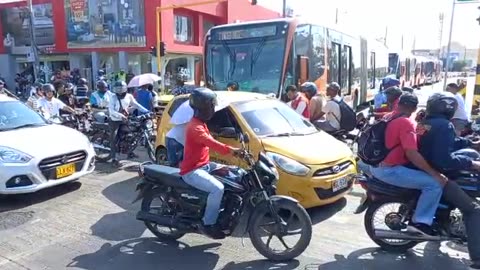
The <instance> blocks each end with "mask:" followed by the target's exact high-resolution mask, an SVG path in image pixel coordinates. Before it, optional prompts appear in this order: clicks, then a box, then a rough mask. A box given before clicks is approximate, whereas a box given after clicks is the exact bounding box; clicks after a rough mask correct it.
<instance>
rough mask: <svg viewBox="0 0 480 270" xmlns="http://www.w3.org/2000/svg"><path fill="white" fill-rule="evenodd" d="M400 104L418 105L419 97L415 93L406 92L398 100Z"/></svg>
mask: <svg viewBox="0 0 480 270" xmlns="http://www.w3.org/2000/svg"><path fill="white" fill-rule="evenodd" d="M398 105H403V106H408V107H411V108H413V107H417V106H418V97H417V96H416V95H414V94H410V93H404V94H403V95H401V96H400V99H399V100H398Z"/></svg>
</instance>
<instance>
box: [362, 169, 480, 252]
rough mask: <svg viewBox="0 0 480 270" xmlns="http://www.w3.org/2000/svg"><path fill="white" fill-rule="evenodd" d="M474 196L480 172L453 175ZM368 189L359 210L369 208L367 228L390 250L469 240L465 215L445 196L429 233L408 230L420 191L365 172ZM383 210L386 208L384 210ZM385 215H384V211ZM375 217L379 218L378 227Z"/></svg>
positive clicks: (478, 193)
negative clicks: (431, 242) (438, 242)
mask: <svg viewBox="0 0 480 270" xmlns="http://www.w3.org/2000/svg"><path fill="white" fill-rule="evenodd" d="M449 179H451V181H455V182H457V183H458V185H460V186H461V188H462V189H463V190H464V191H465V192H466V193H467V194H468V195H469V196H471V197H472V198H477V197H480V181H479V179H480V173H478V172H472V171H460V172H457V173H455V174H452V175H449ZM357 180H358V182H359V184H360V185H361V186H362V188H363V189H365V190H366V195H365V196H364V197H363V198H362V201H361V203H360V206H359V207H358V208H357V210H356V211H355V214H361V213H363V212H365V211H366V213H365V216H364V226H365V230H366V232H367V234H368V236H369V237H370V239H372V241H373V242H375V243H376V244H377V245H379V246H380V247H381V248H382V249H384V250H386V251H390V252H405V251H407V250H408V249H411V248H413V247H415V246H416V245H417V244H419V243H421V242H425V241H454V242H459V243H466V242H467V235H466V230H465V224H464V219H463V215H462V213H461V212H460V210H458V209H456V208H455V207H453V206H452V205H451V204H449V203H448V202H446V201H445V200H444V199H443V198H442V200H441V202H440V205H439V207H438V209H437V212H436V215H435V219H434V223H433V224H432V229H433V230H434V232H435V235H433V236H432V235H427V234H423V233H418V232H411V231H409V230H407V224H408V222H409V221H411V218H412V215H413V212H414V210H415V208H416V205H417V200H418V197H419V196H420V191H419V190H415V189H405V188H400V187H397V186H393V185H389V184H387V183H385V182H382V181H380V180H378V179H375V178H374V177H372V176H368V175H366V174H364V175H363V176H360V177H359V178H358V179H357ZM382 210H383V211H382ZM382 212H383V213H384V216H380V215H379V214H380V213H382ZM375 221H379V223H380V224H379V226H378V227H376V225H375V224H374V222H375Z"/></svg>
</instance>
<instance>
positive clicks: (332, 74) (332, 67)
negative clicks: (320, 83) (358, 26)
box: [328, 42, 341, 83]
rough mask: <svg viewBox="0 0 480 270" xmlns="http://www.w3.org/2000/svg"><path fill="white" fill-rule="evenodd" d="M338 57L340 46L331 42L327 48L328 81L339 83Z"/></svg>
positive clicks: (339, 55)
mask: <svg viewBox="0 0 480 270" xmlns="http://www.w3.org/2000/svg"><path fill="white" fill-rule="evenodd" d="M340 57H341V47H340V44H337V43H334V42H331V44H330V46H329V48H328V60H329V61H328V63H329V68H328V83H332V82H337V83H341V80H340V62H341V61H340Z"/></svg>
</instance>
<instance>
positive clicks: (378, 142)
mask: <svg viewBox="0 0 480 270" xmlns="http://www.w3.org/2000/svg"><path fill="white" fill-rule="evenodd" d="M402 116H403V115H397V116H394V117H391V118H390V119H381V120H378V121H377V122H375V123H374V124H373V125H371V126H369V127H367V128H366V129H365V130H364V131H362V133H361V134H360V137H358V140H357V145H358V148H357V149H358V150H357V156H358V157H359V158H360V159H361V160H362V161H363V162H364V163H366V164H368V165H372V166H377V165H378V164H380V162H382V161H383V160H384V159H385V158H386V157H387V155H388V153H390V151H391V150H392V149H393V148H395V147H396V146H395V147H393V148H391V149H388V148H387V147H386V146H385V131H386V129H387V125H388V123H390V122H391V121H393V120H395V119H397V118H399V117H402Z"/></svg>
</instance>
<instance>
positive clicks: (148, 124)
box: [145, 120, 153, 129]
mask: <svg viewBox="0 0 480 270" xmlns="http://www.w3.org/2000/svg"><path fill="white" fill-rule="evenodd" d="M145 126H146V127H147V128H148V129H151V128H153V121H152V120H147V121H146V122H145Z"/></svg>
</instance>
